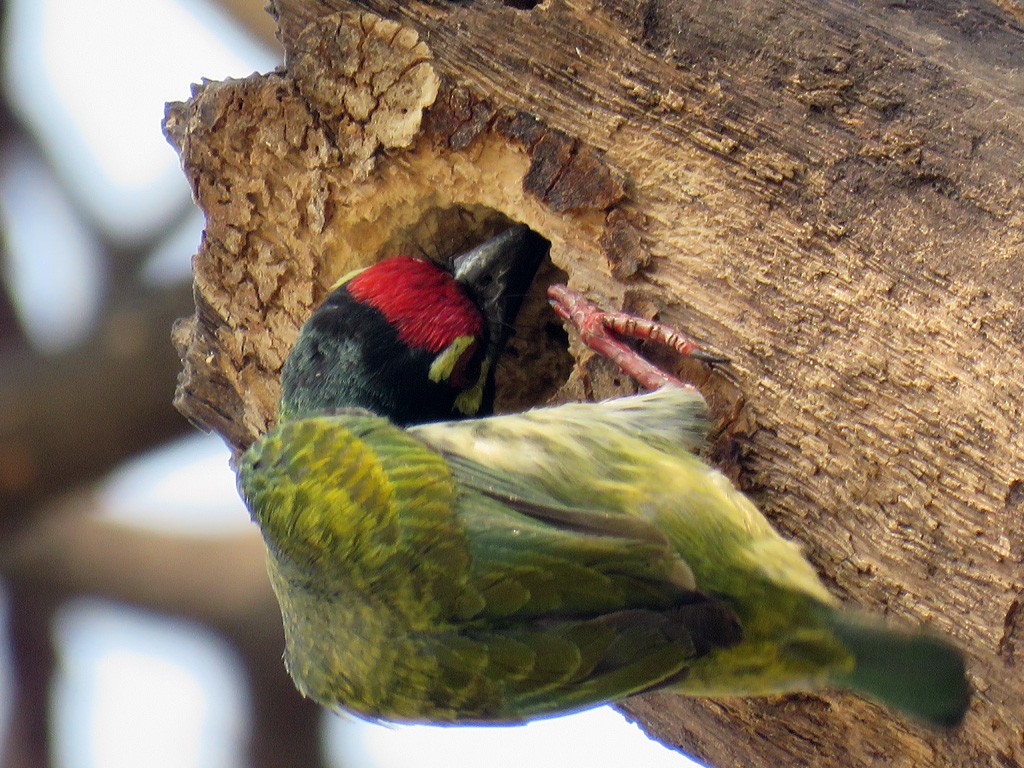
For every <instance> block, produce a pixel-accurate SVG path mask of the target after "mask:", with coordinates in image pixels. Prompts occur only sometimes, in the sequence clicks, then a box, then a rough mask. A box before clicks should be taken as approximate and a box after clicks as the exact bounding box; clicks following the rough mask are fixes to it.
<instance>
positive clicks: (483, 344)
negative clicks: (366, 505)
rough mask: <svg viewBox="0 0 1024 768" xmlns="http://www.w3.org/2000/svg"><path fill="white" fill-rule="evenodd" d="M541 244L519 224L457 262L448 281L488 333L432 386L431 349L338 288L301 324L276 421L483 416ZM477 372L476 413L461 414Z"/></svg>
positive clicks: (287, 363)
mask: <svg viewBox="0 0 1024 768" xmlns="http://www.w3.org/2000/svg"><path fill="white" fill-rule="evenodd" d="M547 247H548V243H547V241H546V240H544V239H543V238H542V237H540V236H539V235H537V234H536V233H534V232H532V231H530V230H529V229H528V228H527V227H525V226H522V225H519V226H516V227H512V228H510V229H508V230H506V231H505V232H502V233H501V234H499V235H497V236H496V237H494V238H492V239H491V240H488V241H487V242H485V243H484V244H482V245H480V246H478V247H476V248H474V249H472V250H470V251H468V252H467V253H465V254H463V255H461V256H458V257H456V258H455V259H453V263H452V270H451V271H452V272H453V273H454V279H455V280H456V281H457V282H458V283H459V284H460V285H461V286H462V290H463V291H465V293H466V294H467V295H469V296H470V298H472V300H473V302H474V303H475V304H476V306H477V307H478V308H479V310H480V312H481V314H482V315H483V319H484V331H483V333H482V334H480V335H479V338H478V341H477V344H476V346H475V351H474V352H473V353H472V354H471V356H470V357H468V358H464V359H460V360H459V361H458V367H457V373H455V374H453V375H452V377H451V378H450V379H447V380H440V381H431V379H430V371H431V366H432V365H433V364H434V363H435V360H436V359H437V354H438V353H437V352H429V351H427V350H426V349H422V348H415V347H410V346H409V345H407V344H406V343H405V342H403V341H402V340H401V339H400V338H399V332H398V330H397V329H396V328H395V327H394V325H392V323H390V322H389V321H388V319H387V318H386V317H385V315H384V314H383V313H382V312H381V311H380V310H378V309H376V308H375V307H373V306H370V305H369V304H367V303H364V302H363V301H360V300H357V299H355V298H354V297H353V296H352V294H351V293H350V292H349V290H348V288H347V287H346V286H345V285H343V286H341V287H340V288H337V289H336V290H335V291H333V292H332V293H331V294H330V295H329V296H328V297H327V299H326V300H325V301H324V303H323V304H322V305H321V306H320V307H319V308H318V309H317V310H316V311H315V312H314V313H313V315H312V316H311V317H310V319H309V320H308V321H307V323H306V325H305V326H303V329H302V331H301V332H300V334H299V338H298V339H297V340H296V342H295V346H294V347H293V348H292V351H291V353H290V354H289V356H288V359H287V360H286V361H285V364H284V369H283V370H282V374H281V403H280V411H281V414H280V415H281V416H283V417H285V418H295V417H296V416H301V415H307V414H313V413H317V412H322V411H325V410H334V409H339V408H365V409H367V410H369V411H372V412H373V413H376V414H379V415H381V416H386V417H387V418H389V419H391V420H392V421H394V422H395V423H397V424H400V425H408V424H416V423H425V422H430V421H441V420H446V419H456V418H462V417H464V416H468V415H486V414H489V413H490V412H491V410H492V407H493V401H494V367H495V363H496V362H497V358H498V356H499V355H500V353H501V350H502V348H503V347H504V345H505V342H506V340H507V339H508V337H509V335H510V334H511V332H512V328H513V326H514V323H515V318H516V315H517V313H518V311H519V307H520V305H521V304H522V300H523V297H524V296H525V294H526V291H527V289H528V288H529V286H530V283H531V281H532V280H533V276H534V274H535V272H536V270H537V267H538V266H539V264H540V261H541V259H542V258H543V256H544V255H545V254H546V253H547ZM388 287H390V283H389V284H388ZM392 295H394V294H392ZM430 295H431V296H435V295H436V294H433V293H432V294H430ZM485 366H486V367H485ZM482 370H483V371H486V377H485V378H484V380H483V388H482V392H481V391H480V389H479V388H477V389H476V390H475V391H476V393H477V395H478V396H479V402H480V405H479V408H477V409H476V410H475V411H472V412H466V402H465V401H460V402H459V403H458V404H457V403H456V401H457V400H458V399H459V396H460V395H462V394H463V392H464V390H467V389H471V388H472V387H473V386H476V385H478V384H479V382H480V375H481V371H482Z"/></svg>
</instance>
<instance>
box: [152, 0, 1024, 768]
mask: <svg viewBox="0 0 1024 768" xmlns="http://www.w3.org/2000/svg"><path fill="white" fill-rule="evenodd" d="M1002 5H1004V6H1005V8H1000V7H999V6H997V5H993V4H989V3H985V2H983V1H982V0H973V1H972V0H962V1H959V2H956V3H953V2H943V1H941V0H936V2H931V3H918V2H905V3H900V4H895V5H894V4H891V3H887V4H882V3H873V2H868V3H864V2H852V0H814V1H813V2H812V1H811V0H797V1H796V2H781V0H764V1H763V2H749V1H747V2H733V3H714V2H682V1H681V0H646V2H626V1H625V0H592V1H591V2H582V0H561V1H560V0H547V2H544V3H539V4H534V3H522V2H516V3H513V2H507V3H497V2H462V3H445V2H432V3H424V2H412V3H398V2H393V1H391V2H389V1H385V0H379V1H372V2H371V1H368V2H346V1H345V0H276V2H275V3H274V8H275V11H276V13H277V16H278V23H279V27H280V37H281V40H282V42H283V44H284V46H285V50H286V54H287V60H286V66H285V68H284V69H283V70H281V71H278V72H275V73H272V74H268V75H266V76H254V77H251V78H248V79H246V80H243V81H231V82H227V83H209V84H206V85H204V86H202V87H200V88H199V89H198V90H197V92H196V93H195V95H194V97H193V98H192V100H191V101H190V102H189V103H187V104H178V105H171V107H170V108H169V112H168V117H167V122H166V128H167V131H168V135H169V136H170V137H171V140H172V142H173V143H175V145H176V146H177V147H178V149H179V152H180V153H181V156H182V160H183V164H184V168H185V171H186V174H187V175H188V177H189V178H190V180H191V183H192V185H193V189H194V191H195V195H196V199H197V201H198V202H199V204H200V205H201V206H202V207H203V209H204V211H205V212H206V215H207V222H208V223H207V231H206V237H205V241H204V245H203V247H202V249H201V251H200V253H199V254H198V256H197V259H196V262H195V269H196V296H197V313H196V316H195V317H194V318H193V319H192V320H191V321H188V322H187V323H186V324H185V325H183V326H182V327H181V328H180V329H179V333H178V336H177V340H178V343H179V345H180V347H181V349H182V351H183V354H184V357H185V362H186V373H185V377H184V378H183V380H182V384H181V386H180V387H179V394H178V404H179V407H180V408H182V410H184V411H185V412H186V413H187V414H189V415H190V416H191V417H192V418H193V419H195V420H197V421H199V422H201V423H205V424H206V425H208V426H210V427H212V428H214V429H217V430H218V431H219V432H221V434H223V435H224V436H225V437H226V438H227V439H228V440H229V442H231V443H232V444H233V445H234V446H235V447H236V448H239V449H240V448H242V447H244V446H245V445H246V444H248V442H250V441H251V440H252V439H253V438H254V437H255V436H256V435H258V434H259V433H260V432H261V431H262V430H264V429H265V428H266V427H267V425H268V424H269V423H271V422H272V421H273V418H274V403H275V400H276V396H277V391H278V390H277V375H278V372H279V369H280V365H281V362H282V360H283V358H284V356H285V354H286V353H287V350H288V347H289V345H290V344H291V341H292V340H293V338H294V335H295V333H296V331H297V328H298V326H299V324H300V323H301V322H302V321H303V320H304V319H305V317H306V316H307V315H308V313H309V312H310V311H311V309H312V307H313V306H314V305H315V303H316V302H317V301H318V300H319V298H320V297H321V296H322V294H323V292H324V291H325V288H326V286H328V285H330V284H331V283H332V282H333V281H334V280H335V279H336V278H337V277H338V276H339V275H341V274H343V273H344V272H345V271H346V270H347V269H350V268H352V267H353V266H357V265H360V264H365V263H369V262H371V261H374V260H376V259H379V258H381V257H383V256H386V255H390V254H392V253H394V252H397V251H399V250H403V249H409V248H419V249H420V250H424V251H427V252H430V251H431V250H432V249H434V248H438V247H443V246H441V245H440V243H442V242H444V241H446V240H449V239H451V238H463V239H465V238H472V237H473V233H474V232H476V231H478V230H479V227H480V226H481V225H486V224H488V223H490V224H493V223H494V221H495V220H497V219H500V218H501V217H507V218H509V219H514V220H517V221H522V222H525V223H527V224H529V225H530V226H531V227H532V228H533V229H535V230H536V231H537V232H539V233H541V234H542V235H544V236H545V237H547V238H548V239H549V240H550V241H551V244H552V248H551V261H552V262H553V266H551V267H550V268H549V271H548V272H547V273H546V276H547V277H550V276H551V275H553V274H554V273H555V271H556V270H561V271H563V272H564V273H565V274H566V275H567V276H568V279H569V281H570V283H571V284H572V285H573V286H574V287H577V288H581V289H583V290H585V291H587V292H588V293H589V294H590V295H592V296H594V297H595V298H598V299H599V300H600V301H601V302H602V303H604V304H605V305H607V306H609V307H613V308H619V307H624V308H626V309H629V310H631V311H634V312H638V313H641V314H646V315H654V314H658V315H660V318H661V319H662V320H664V321H667V322H669V323H671V324H675V325H678V326H681V327H683V328H685V329H686V330H688V331H689V332H691V333H693V334H694V335H696V336H697V337H699V338H703V339H707V340H710V341H711V342H712V343H713V345H714V347H715V348H717V349H719V350H721V351H724V352H726V353H727V354H728V355H729V356H730V357H731V358H732V360H733V363H734V364H733V372H734V381H729V380H726V379H725V378H724V377H721V376H714V377H711V379H709V380H708V381H706V382H704V383H705V385H706V387H707V389H708V390H709V391H710V392H711V393H712V396H713V397H712V399H713V401H714V402H715V403H717V408H718V410H719V411H720V412H721V413H723V414H725V413H726V411H728V410H729V409H730V408H731V407H732V406H733V405H735V404H736V403H737V402H739V400H740V399H741V398H742V400H743V401H744V402H745V405H744V407H743V410H742V415H741V417H740V418H739V419H738V420H737V419H731V420H729V423H728V425H727V430H726V431H727V434H730V435H731V436H732V437H733V439H734V440H739V445H740V448H741V450H740V454H739V459H740V462H739V463H740V466H741V470H742V471H741V478H740V480H741V482H742V483H743V485H744V486H745V487H746V488H748V489H749V490H750V491H751V492H752V493H753V495H754V496H755V498H756V499H757V501H758V502H759V504H760V505H761V507H762V508H763V509H764V510H765V512H766V514H767V515H768V516H769V517H770V518H771V519H772V521H773V522H774V523H775V524H776V525H777V526H778V528H779V529H780V530H781V531H783V532H784V533H785V534H787V535H789V536H791V537H793V538H795V539H797V540H799V541H800V542H801V543H802V544H803V545H804V546H805V549H806V552H807V554H808V557H809V558H810V559H811V560H812V561H813V562H814V563H815V565H816V566H817V567H818V569H819V571H820V573H821V574H822V575H823V577H824V578H825V579H826V580H827V582H828V583H829V584H831V586H832V589H833V591H834V592H835V594H836V595H837V596H839V597H841V598H842V599H844V600H845V601H847V602H849V603H853V604H858V605H861V606H863V607H865V608H869V609H872V610H876V611H885V612H887V613H889V614H890V615H891V616H892V617H893V618H894V620H903V621H915V622H924V623H927V624H929V625H931V626H933V627H935V628H936V629H938V630H941V631H943V632H947V633H950V634H951V635H953V636H954V637H956V638H957V639H958V641H959V642H960V643H961V644H962V645H963V646H964V648H965V649H966V651H967V654H968V657H969V666H970V674H971V677H972V680H973V682H974V685H975V687H976V695H975V698H974V702H973V705H972V709H971V712H970V713H969V715H968V717H967V720H966V722H965V724H964V725H963V726H962V728H961V729H960V730H959V731H957V732H955V733H953V734H937V733H933V732H929V731H927V730H924V729H922V728H920V727H918V726H916V725H915V724H913V723H909V722H907V721H905V720H902V719H900V718H899V717H897V716H895V715H894V714H892V713H889V712H886V711H883V710H882V709H880V708H878V707H876V706H874V705H872V704H870V703H867V702H865V701H862V700H860V699H857V698H855V697H853V696H846V695H835V696H833V695H816V694H815V695H811V694H808V695H800V696H788V697H779V698H776V699H772V700H763V699H762V700H729V701H705V700H694V699H686V698H682V697H676V696H668V695H653V696H648V697H642V698H639V699H636V700H634V701H631V702H629V703H628V704H627V708H628V709H629V711H630V712H632V713H633V715H634V716H635V717H637V718H638V719H639V720H640V721H641V722H642V723H643V724H644V725H645V727H647V728H648V729H649V730H650V731H651V732H652V733H654V734H656V735H658V736H659V737H660V738H661V739H662V740H664V741H666V742H667V743H670V744H676V745H679V746H680V747H682V748H683V749H684V750H686V751H687V752H689V753H691V754H693V755H695V756H697V757H698V758H700V759H703V760H705V761H708V762H709V763H711V764H713V765H717V766H727V765H746V766H762V765H763V766H775V765H814V766H827V765H843V766H849V765H873V764H877V763H884V764H888V765H898V766H903V765H906V766H916V765H943V766H947V765H948V766H964V765H1006V766H1010V765H1016V764H1020V763H1021V762H1024V742H1022V736H1021V734H1022V733H1024V704H1022V702H1021V697H1020V691H1021V690H1024V664H1022V659H1021V652H1022V650H1021V649H1022V643H1024V609H1022V604H1024V517H1022V511H1024V471H1022V470H1021V467H1022V466H1024V433H1022V430H1021V427H1020V425H1021V423H1022V403H1024V377H1022V375H1021V371H1020V362H1019V357H1020V348H1021V346H1022V344H1024V312H1022V310H1021V297H1022V295H1024V247H1022V238H1021V235H1020V232H1021V231H1022V229H1021V225H1022V223H1024V214H1022V210H1024V208H1022V206H1021V201H1022V186H1024V171H1022V169H1024V68H1022V65H1024V27H1022V25H1021V22H1020V21H1019V16H1020V13H1019V5H1018V4H1016V3H1003V4H1002ZM523 6H529V7H528V8H524V7H523ZM365 11H370V12H372V14H375V15H370V14H364V15H359V12H365ZM1014 14H1016V16H1015V15H1014ZM421 115H422V116H423V119H422V122H421V119H420V118H421ZM539 282H542V281H539ZM534 294H535V295H533V296H532V297H531V300H532V304H531V303H528V304H527V307H526V310H525V311H524V317H523V318H522V319H521V321H520V330H521V331H522V330H523V329H524V328H525V329H527V331H529V332H527V333H520V335H519V338H518V339H517V342H516V344H517V346H516V347H514V349H513V351H512V354H513V355H518V357H517V358H516V364H515V365H514V366H508V365H506V366H505V369H504V372H503V374H502V378H501V379H500V381H499V386H500V392H499V395H500V400H499V403H501V404H503V405H504V406H505V407H518V406H520V405H523V404H526V403H535V402H540V401H543V400H545V399H547V398H550V397H563V398H564V397H567V396H569V395H571V394H574V393H575V394H579V393H581V392H582V393H586V394H591V395H593V396H606V395H608V394H611V393H612V392H614V391H615V390H616V389H617V388H618V387H620V386H621V382H617V381H616V379H615V377H614V376H612V375H610V374H609V373H608V369H607V368H606V367H604V366H603V364H602V363H601V362H596V363H593V364H591V363H590V362H588V361H586V360H585V359H584V360H582V361H581V362H582V363H583V365H580V366H578V367H577V370H576V373H575V374H574V375H573V376H572V377H569V381H568V384H566V374H567V372H568V369H567V368H566V367H565V365H564V361H565V357H564V346H565V345H564V336H562V337H560V336H559V335H558V333H557V332H555V331H553V330H552V324H551V322H550V320H549V319H547V318H546V316H545V315H544V312H543V308H544V304H543V298H542V286H540V285H535V287H534ZM531 306H532V307H533V309H531ZM572 350H573V352H574V353H575V354H576V355H577V356H580V357H582V353H581V350H580V349H579V348H578V346H577V345H576V344H575V343H574V344H573V345H572ZM513 369H514V370H513ZM527 384H530V386H531V387H532V388H530V389H526V388H525V387H526V386H527ZM563 385H565V386H563Z"/></svg>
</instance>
